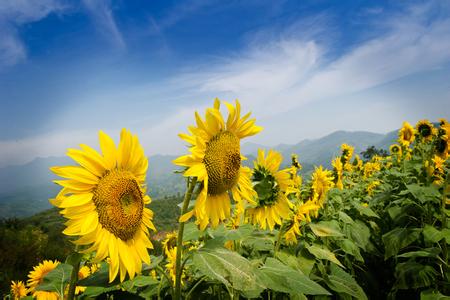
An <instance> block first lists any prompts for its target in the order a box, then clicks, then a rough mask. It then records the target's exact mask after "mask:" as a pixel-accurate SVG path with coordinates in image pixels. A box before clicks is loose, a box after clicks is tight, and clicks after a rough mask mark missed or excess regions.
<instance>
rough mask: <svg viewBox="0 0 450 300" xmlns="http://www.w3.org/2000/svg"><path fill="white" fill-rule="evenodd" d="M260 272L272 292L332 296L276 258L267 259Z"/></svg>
mask: <svg viewBox="0 0 450 300" xmlns="http://www.w3.org/2000/svg"><path fill="white" fill-rule="evenodd" d="M260 271H261V272H260V278H261V280H262V282H263V283H264V285H265V286H267V288H268V289H270V290H274V291H278V292H283V293H288V294H306V295H330V293H329V292H328V291H327V290H326V289H324V288H323V287H321V286H320V285H319V284H318V283H316V282H314V281H312V280H311V279H309V277H308V276H306V275H305V274H303V273H301V272H300V271H298V270H295V269H293V268H291V267H289V266H286V265H285V264H283V263H281V262H280V261H279V260H277V259H275V258H272V257H269V258H267V260H266V263H265V264H264V266H263V267H261V268H260Z"/></svg>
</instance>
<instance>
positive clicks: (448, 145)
mask: <svg viewBox="0 0 450 300" xmlns="http://www.w3.org/2000/svg"><path fill="white" fill-rule="evenodd" d="M440 124H441V125H440V128H439V131H438V136H437V138H436V140H435V141H434V146H435V151H436V154H437V155H439V156H440V157H441V158H443V159H447V157H448V155H449V151H450V139H449V137H450V124H449V123H447V121H446V120H445V119H444V120H443V119H441V122H440Z"/></svg>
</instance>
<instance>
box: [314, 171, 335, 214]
mask: <svg viewBox="0 0 450 300" xmlns="http://www.w3.org/2000/svg"><path fill="white" fill-rule="evenodd" d="M333 180H334V177H333V173H332V172H331V171H329V170H324V169H323V168H322V166H320V167H318V168H317V167H316V168H315V169H314V173H313V175H312V185H311V188H312V192H313V195H314V197H313V199H314V200H313V201H314V202H315V204H317V205H319V206H320V207H323V204H324V202H325V197H326V194H327V192H328V190H329V189H331V188H332V187H333V185H334V184H333Z"/></svg>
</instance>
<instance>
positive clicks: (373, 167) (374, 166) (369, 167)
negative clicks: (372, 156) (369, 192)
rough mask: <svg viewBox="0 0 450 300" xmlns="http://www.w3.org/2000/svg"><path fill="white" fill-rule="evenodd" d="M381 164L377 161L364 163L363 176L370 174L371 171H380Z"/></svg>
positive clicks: (366, 176)
mask: <svg viewBox="0 0 450 300" xmlns="http://www.w3.org/2000/svg"><path fill="white" fill-rule="evenodd" d="M380 170H381V165H380V163H379V162H378V161H375V162H367V163H365V164H364V178H368V177H370V176H372V174H373V173H375V172H377V171H380Z"/></svg>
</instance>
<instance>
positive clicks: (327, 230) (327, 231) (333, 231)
mask: <svg viewBox="0 0 450 300" xmlns="http://www.w3.org/2000/svg"><path fill="white" fill-rule="evenodd" d="M309 228H311V230H312V232H314V234H315V235H317V236H319V237H324V236H338V237H341V236H344V235H343V234H342V233H341V232H340V231H339V224H337V222H336V223H334V222H332V221H322V222H320V223H317V224H314V223H310V224H309Z"/></svg>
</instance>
